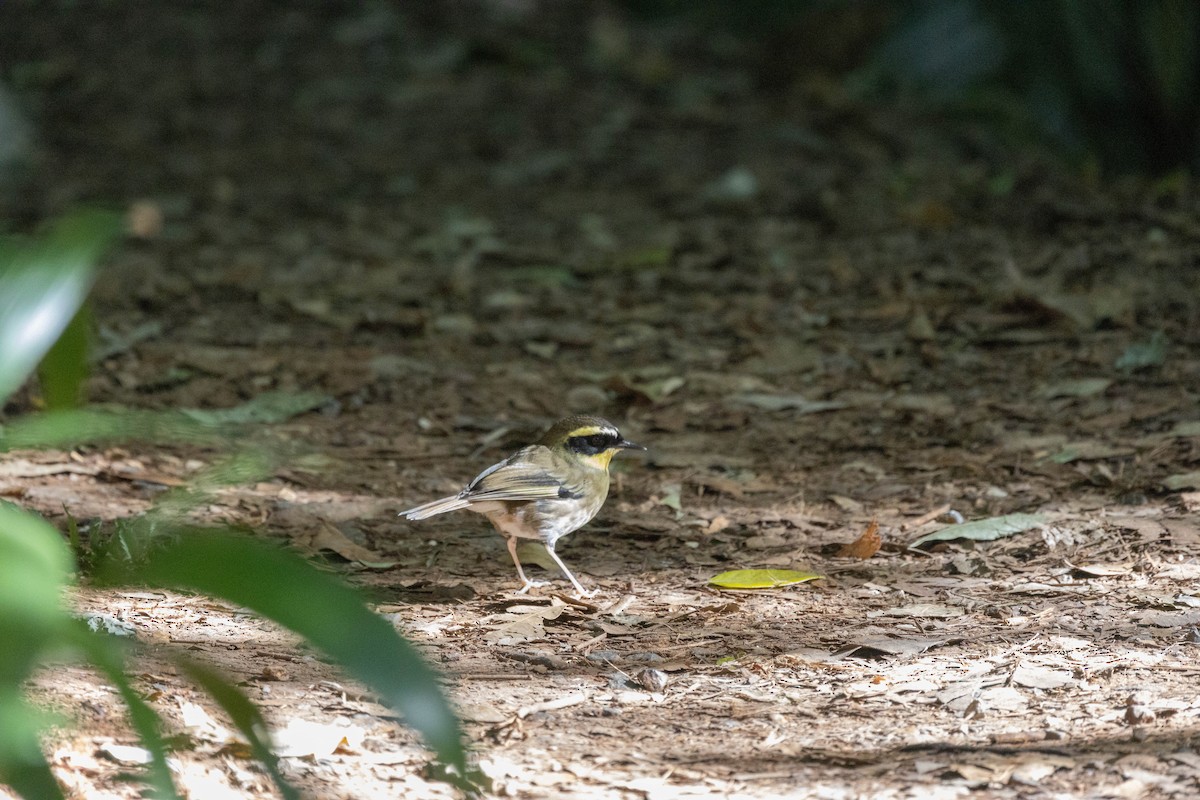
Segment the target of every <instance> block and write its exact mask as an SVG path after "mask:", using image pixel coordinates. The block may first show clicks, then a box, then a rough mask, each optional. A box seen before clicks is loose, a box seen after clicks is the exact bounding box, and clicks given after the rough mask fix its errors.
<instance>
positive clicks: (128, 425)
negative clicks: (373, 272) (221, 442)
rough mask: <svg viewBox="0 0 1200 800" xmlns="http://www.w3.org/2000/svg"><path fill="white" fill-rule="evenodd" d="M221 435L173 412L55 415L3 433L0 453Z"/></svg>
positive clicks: (36, 417)
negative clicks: (28, 449)
mask: <svg viewBox="0 0 1200 800" xmlns="http://www.w3.org/2000/svg"><path fill="white" fill-rule="evenodd" d="M218 436H219V432H218V431H216V430H214V429H213V428H211V427H208V426H206V425H202V424H200V423H199V422H196V421H195V420H192V419H188V418H187V417H185V416H184V415H182V414H180V413H178V412H174V411H118V412H113V411H99V410H95V409H79V410H75V411H52V412H49V413H46V414H34V415H32V416H28V417H22V418H21V419H18V420H17V421H16V422H13V423H11V424H9V425H6V426H4V428H3V429H2V430H0V451H3V450H19V449H24V448H41V447H57V448H61V449H68V448H71V447H77V446H78V445H81V444H99V443H103V442H106V441H150V442H155V443H156V444H166V443H169V442H188V443H196V444H203V443H209V442H212V441H214V440H215V439H217V438H218Z"/></svg>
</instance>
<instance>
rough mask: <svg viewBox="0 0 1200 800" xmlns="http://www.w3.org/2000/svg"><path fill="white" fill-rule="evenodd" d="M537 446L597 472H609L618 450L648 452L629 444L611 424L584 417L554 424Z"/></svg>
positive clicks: (569, 418) (638, 445)
mask: <svg viewBox="0 0 1200 800" xmlns="http://www.w3.org/2000/svg"><path fill="white" fill-rule="evenodd" d="M538 443H539V444H542V445H545V446H546V447H549V448H550V449H551V450H557V451H559V452H561V453H563V454H564V455H567V456H568V457H569V458H572V459H575V460H577V461H579V462H581V463H584V464H588V465H590V466H593V467H596V468H598V469H608V464H609V462H610V461H612V457H613V456H614V455H616V454H617V451H618V450H645V449H646V448H645V447H642V446H641V445H640V444H634V443H633V442H631V441H628V440H627V439H626V438H625V437H624V436H622V435H621V432H620V431H619V430H617V426H616V425H613V424H612V423H611V422H608V421H607V420H603V419H601V418H600V417H590V416H583V415H581V416H574V417H567V418H566V419H562V420H559V421H558V422H556V423H554V425H553V426H552V427H551V428H550V430H548V431H546V434H545V435H544V436H543V437H542V438H541V440H540V441H539V442H538Z"/></svg>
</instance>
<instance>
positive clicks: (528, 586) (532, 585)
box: [517, 578, 550, 594]
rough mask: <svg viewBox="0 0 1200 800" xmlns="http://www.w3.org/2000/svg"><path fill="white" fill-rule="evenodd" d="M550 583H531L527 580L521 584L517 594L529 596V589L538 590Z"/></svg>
mask: <svg viewBox="0 0 1200 800" xmlns="http://www.w3.org/2000/svg"><path fill="white" fill-rule="evenodd" d="M549 585H550V581H531V580H529V579H528V578H526V579H525V582H524V583H523V584H521V588H520V589H517V594H529V590H530V589H540V588H541V587H543V586H549Z"/></svg>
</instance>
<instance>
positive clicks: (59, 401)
mask: <svg viewBox="0 0 1200 800" xmlns="http://www.w3.org/2000/svg"><path fill="white" fill-rule="evenodd" d="M91 327H92V315H91V313H90V311H89V306H88V304H86V303H85V304H84V305H83V307H82V308H80V309H79V311H78V312H76V314H75V316H74V317H72V318H71V321H70V322H69V323H67V327H66V329H65V330H64V331H63V332H62V335H61V336H59V337H58V341H56V342H55V343H54V346H53V347H51V348H50V352H48V353H46V356H45V358H43V359H42V363H41V365H40V366H39V367H38V380H39V382H40V383H41V385H42V400H44V401H45V403H46V407H47V408H49V409H61V408H75V407H76V406H78V405H79V404H80V402H81V401H82V400H83V384H84V381H86V380H87V376H88V363H89V362H88V352H89V350H90V349H91Z"/></svg>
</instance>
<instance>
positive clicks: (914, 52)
mask: <svg viewBox="0 0 1200 800" xmlns="http://www.w3.org/2000/svg"><path fill="white" fill-rule="evenodd" d="M622 6H623V7H624V8H625V9H626V10H627V11H629V12H630V13H631V14H633V15H635V16H636V17H638V18H640V19H648V20H653V21H656V22H662V21H666V20H672V19H674V20H677V21H679V22H680V23H681V24H686V25H690V26H693V27H695V28H697V29H699V30H702V31H705V32H707V33H709V34H711V33H714V32H717V31H721V32H724V33H727V34H732V35H735V36H741V37H743V39H744V40H745V41H746V42H747V43H748V44H751V45H752V46H753V47H755V48H758V49H760V50H769V51H771V52H768V53H765V56H764V60H763V64H762V66H761V69H762V70H763V71H764V74H761V75H760V76H759V78H760V80H762V81H763V82H765V83H769V84H774V85H781V84H785V83H786V80H787V79H788V78H790V77H794V75H795V74H796V73H798V72H800V71H803V70H814V69H815V70H818V71H822V70H823V71H826V72H827V73H829V74H842V75H845V76H846V79H847V85H848V86H849V87H850V88H851V89H852V90H854V91H855V92H856V93H858V94H860V96H862V97H864V98H866V99H870V98H873V97H881V96H885V95H891V94H894V93H897V92H898V93H900V94H901V95H902V96H903V97H904V98H905V99H906V100H908V101H913V102H918V103H921V102H923V103H926V104H929V105H931V106H935V107H939V108H945V109H950V110H954V111H959V112H963V113H966V114H969V115H972V116H974V117H976V118H978V119H982V120H983V121H985V122H987V123H989V124H990V125H992V126H993V127H994V128H995V129H997V130H999V131H1001V132H1003V133H1005V134H1015V135H1017V136H1022V137H1027V136H1031V135H1032V136H1038V137H1041V138H1044V139H1046V140H1048V141H1050V142H1052V143H1053V144H1055V145H1056V146H1057V147H1058V148H1059V149H1060V150H1061V151H1062V152H1063V153H1065V154H1066V155H1067V156H1068V157H1070V158H1072V159H1074V160H1077V161H1084V160H1091V161H1094V162H1095V163H1097V164H1099V165H1101V166H1103V167H1106V168H1108V169H1110V170H1113V171H1118V172H1127V171H1142V172H1150V173H1156V174H1161V173H1166V172H1170V171H1172V170H1177V169H1181V168H1182V169H1192V170H1196V169H1200V2H1197V0H1007V1H1006V2H988V1H987V0H890V2H875V3H863V2H861V1H860V0H743V1H742V2H738V3H727V2H722V1H721V0H696V2H688V0H622ZM834 40H841V41H834ZM789 68H790V70H791V71H790V72H789ZM768 72H769V73H772V74H765V73H768ZM780 72H783V73H786V74H784V75H779V74H774V73H780Z"/></svg>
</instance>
